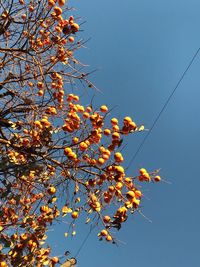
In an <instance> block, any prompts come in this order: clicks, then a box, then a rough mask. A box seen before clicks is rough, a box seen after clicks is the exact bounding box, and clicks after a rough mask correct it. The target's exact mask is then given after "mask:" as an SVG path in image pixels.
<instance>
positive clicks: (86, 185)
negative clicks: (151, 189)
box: [0, 0, 161, 267]
mask: <svg viewBox="0 0 200 267" xmlns="http://www.w3.org/2000/svg"><path fill="white" fill-rule="evenodd" d="M65 2H66V1H65V0H40V1H31V0H29V1H28V0H16V1H14V0H2V1H0V152H1V153H0V197H1V200H0V267H7V266H19V267H20V266H23V267H24V266H27V267H29V266H37V267H40V266H45V265H46V266H52V267H53V266H57V265H59V264H61V261H60V259H59V257H57V256H52V253H53V251H51V247H50V246H49V245H48V242H47V241H46V239H47V230H48V229H49V228H50V227H53V226H52V225H53V224H55V223H56V222H57V221H60V220H67V221H69V222H70V224H69V225H70V227H69V233H71V234H75V226H76V221H77V220H78V219H82V220H84V221H85V222H86V223H88V224H91V225H93V226H95V227H96V228H97V229H99V234H98V238H99V239H100V240H106V241H108V242H113V243H116V242H117V240H116V238H115V236H114V235H113V231H112V230H113V229H118V230H119V229H120V228H121V225H122V224H123V223H124V222H125V221H126V220H127V218H128V216H129V215H130V214H134V213H135V212H137V211H139V210H140V202H141V199H142V190H141V186H140V183H142V182H151V181H153V182H159V181H160V180H161V178H160V176H159V175H158V171H157V170H156V171H152V172H148V171H147V170H146V169H144V168H141V169H140V170H138V175H137V176H135V177H131V176H128V174H126V168H125V167H124V165H123V164H124V158H123V153H122V151H121V147H122V146H123V144H122V142H123V139H124V138H125V137H126V136H127V135H129V134H135V133H137V132H140V131H142V130H144V126H142V125H138V124H137V123H136V122H135V121H133V120H132V118H131V117H129V116H126V117H125V118H123V120H122V121H118V119H117V118H115V117H111V111H110V110H109V108H108V107H107V106H106V105H102V106H100V107H94V106H93V105H91V104H90V105H83V104H82V99H81V97H79V96H78V95H77V94H75V93H74V88H77V87H78V88H79V87H80V90H85V89H84V88H85V87H88V88H89V89H90V90H95V86H94V84H93V83H92V82H91V81H90V80H89V77H88V76H89V73H88V72H87V70H86V68H85V67H84V65H83V64H82V63H81V62H80V61H79V60H78V59H77V58H76V51H77V50H79V49H81V48H82V46H84V43H85V41H84V40H83V39H81V38H80V37H79V31H80V30H81V29H82V25H81V24H80V21H79V19H78V18H75V17H73V16H72V15H71V12H72V9H71V8H70V7H69V6H68V5H67V3H65ZM81 87H82V89H81ZM63 198H64V200H63ZM61 199H62V201H61ZM84 214H85V215H84ZM66 215H67V216H66ZM66 235H67V233H66ZM70 260H71V259H69V260H68V261H67V262H68V263H66V264H68V265H69V264H75V261H74V262H73V263H70ZM71 261H72V260H71ZM68 265H66V266H68ZM63 266H65V265H63ZM69 266H71V265H69ZM72 266H73V265H72Z"/></svg>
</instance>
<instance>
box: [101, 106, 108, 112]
mask: <svg viewBox="0 0 200 267" xmlns="http://www.w3.org/2000/svg"><path fill="white" fill-rule="evenodd" d="M100 110H101V112H107V111H108V108H107V106H105V105H103V106H101V107H100Z"/></svg>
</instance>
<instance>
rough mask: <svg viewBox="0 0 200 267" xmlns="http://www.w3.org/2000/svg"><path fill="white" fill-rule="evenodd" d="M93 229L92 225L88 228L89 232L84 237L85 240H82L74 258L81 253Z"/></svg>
mask: <svg viewBox="0 0 200 267" xmlns="http://www.w3.org/2000/svg"><path fill="white" fill-rule="evenodd" d="M93 229H94V225H93V226H90V230H89V232H88V234H87V235H86V236H85V238H84V239H83V241H82V243H81V245H80V247H79V249H78V251H77V252H76V255H75V258H77V256H78V255H79V253H80V252H81V250H82V249H83V247H84V245H85V243H86V242H87V240H88V238H89V236H90V234H91V233H92V230H93Z"/></svg>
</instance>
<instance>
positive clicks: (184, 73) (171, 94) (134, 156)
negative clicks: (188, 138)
mask: <svg viewBox="0 0 200 267" xmlns="http://www.w3.org/2000/svg"><path fill="white" fill-rule="evenodd" d="M199 51H200V47H199V48H198V49H197V51H196V52H195V54H194V56H193V57H192V59H191V60H190V62H189V64H188V65H187V67H186V69H185V71H184V72H183V74H182V75H181V77H180V79H179V81H178V82H177V84H176V86H175V87H174V89H173V90H172V92H171V93H170V95H169V97H168V98H167V100H166V102H165V103H164V105H163V107H162V109H161V110H160V112H159V113H158V115H157V116H156V118H155V120H154V122H153V124H152V126H151V128H150V129H149V131H148V132H147V134H146V135H145V136H144V138H143V140H142V142H141V143H140V145H139V147H138V149H137V150H136V152H135V154H134V155H133V156H132V158H131V160H130V162H129V164H128V166H127V168H126V169H128V168H129V167H130V165H131V164H132V163H133V161H134V160H135V158H136V157H137V155H138V154H139V152H140V150H141V149H142V147H143V146H144V143H145V142H146V140H147V138H148V137H149V135H150V134H151V132H152V130H153V129H154V127H155V125H156V123H157V122H158V120H159V118H160V116H161V115H162V113H163V111H164V110H165V109H166V107H167V105H168V104H169V102H170V100H171V98H172V97H173V95H174V93H175V92H176V90H177V88H178V87H179V85H180V83H181V82H182V80H183V78H184V77H185V75H186V73H187V72H188V70H189V69H190V67H191V66H192V64H193V62H194V60H195V59H196V57H197V55H198V54H199Z"/></svg>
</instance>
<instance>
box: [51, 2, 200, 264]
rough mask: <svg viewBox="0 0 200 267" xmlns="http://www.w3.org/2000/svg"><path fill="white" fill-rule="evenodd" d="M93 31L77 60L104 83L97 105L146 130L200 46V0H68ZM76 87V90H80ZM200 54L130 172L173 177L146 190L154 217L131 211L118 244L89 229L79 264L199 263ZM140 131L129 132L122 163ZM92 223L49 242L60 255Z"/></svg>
mask: <svg viewBox="0 0 200 267" xmlns="http://www.w3.org/2000/svg"><path fill="white" fill-rule="evenodd" d="M69 5H73V6H74V7H76V8H77V10H78V11H77V12H74V14H76V15H80V16H81V17H82V19H83V21H86V23H85V24H84V25H83V26H82V29H84V32H83V36H84V37H85V38H86V39H87V38H90V37H91V38H92V39H91V40H90V41H89V42H88V43H87V45H86V46H87V48H86V49H82V51H81V52H80V53H79V54H80V55H79V57H80V58H81V60H82V61H83V62H84V63H87V64H89V65H90V66H91V69H95V68H98V69H99V71H98V72H96V73H95V74H93V75H92V76H91V79H92V81H94V83H95V84H96V85H97V87H98V88H99V89H100V90H101V92H100V93H98V94H96V96H95V99H94V102H95V105H99V104H107V105H108V106H109V107H115V109H114V110H113V115H114V116H118V117H119V118H121V119H122V118H123V117H124V116H125V115H130V116H131V117H132V118H133V119H134V120H135V121H136V122H139V123H144V124H145V126H146V128H150V127H151V125H152V123H153V121H154V119H155V117H156V116H157V114H158V112H159V111H160V110H161V108H162V106H163V104H164V103H165V101H166V99H167V97H168V96H169V94H170V93H171V91H172V90H173V88H174V86H175V85H176V83H177V81H178V80H179V78H180V76H181V75H182V73H183V71H184V70H185V68H186V67H187V65H188V63H189V61H190V60H191V58H192V56H193V55H194V53H195V52H196V50H197V49H198V47H199V46H200V16H199V10H200V1H197V0H189V1H186V0H185V1H184V0H167V1H166V0H165V1H164V0H137V1H136V0H124V1H119V0H115V1H113V0H109V1H108V0H101V1H91V0H84V1H80V0H73V1H72V0H71V1H69ZM80 90H81V89H80ZM199 102H200V54H199V55H198V57H197V59H196V60H195V62H194V64H193V65H192V67H191V68H190V70H189V71H188V73H187V75H186V77H185V78H184V80H183V82H182V83H181V85H180V86H179V88H178V90H177V91H176V93H175V95H174V97H173V98H172V100H171V101H170V103H169V105H168V107H167V109H166V110H165V112H164V113H163V114H162V116H161V118H160V120H159V121H158V123H157V125H156V127H155V128H154V130H153V132H152V134H151V135H150V136H149V138H148V139H147V142H146V143H145V145H144V147H143V148H142V150H141V151H140V153H139V154H138V156H137V157H136V159H135V161H134V162H133V164H132V166H131V167H130V169H129V172H130V174H131V173H134V174H135V173H136V171H137V169H139V168H140V167H146V168H147V169H149V170H154V169H157V168H162V170H161V175H162V176H163V177H164V179H166V180H168V181H170V182H171V184H170V185H169V184H166V183H160V184H154V185H149V186H148V187H145V199H144V201H143V206H144V207H143V212H144V214H145V216H147V217H149V218H150V219H151V220H152V221H153V222H152V223H149V222H148V221H147V220H146V219H145V218H143V217H142V216H140V215H139V214H138V215H137V216H133V217H132V218H130V219H129V220H128V221H127V222H126V223H125V225H124V227H123V228H122V229H121V231H120V232H119V233H117V237H118V238H119V239H120V240H122V241H123V242H124V243H120V244H119V247H116V246H114V245H111V244H108V243H104V242H99V241H98V239H97V236H96V233H95V232H94V233H93V234H91V235H90V237H89V239H88V241H87V242H86V244H85V246H84V247H83V248H82V250H81V251H80V254H79V256H78V258H77V259H78V265H77V266H80V267H102V266H104V267H110V266H111V267H112V266H113V267H122V266H138V267H147V266H148V267H168V266H170V267H179V266H181V267H186V266H187V267H188V266H190V267H199V266H200V257H199V246H200V244H199V243H200V211H199V189H200V174H199V173H200V172H199V167H200V156H199V152H200V140H199V136H200V122H199V119H200V104H199ZM144 134H145V133H141V134H140V135H135V136H134V135H132V136H130V138H128V141H127V143H128V146H127V148H126V155H125V157H126V160H127V162H128V160H129V159H130V158H131V157H132V155H133V154H134V153H135V151H136V150H137V147H138V145H139V143H140V142H141V140H142V139H143V137H144ZM88 230H89V229H88V228H85V227H82V226H81V227H80V228H79V229H77V237H76V238H75V239H74V240H70V238H68V239H65V238H64V237H62V236H63V231H64V226H60V227H56V228H55V231H54V232H52V233H51V237H50V240H51V242H52V244H53V248H54V251H55V252H56V253H58V254H59V253H60V254H61V253H63V251H65V250H70V251H71V252H72V256H73V255H75V254H76V252H77V251H78V249H79V247H80V244H81V242H82V240H83V238H84V237H85V236H86V235H87V233H88Z"/></svg>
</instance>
